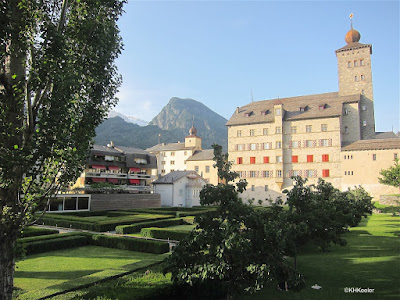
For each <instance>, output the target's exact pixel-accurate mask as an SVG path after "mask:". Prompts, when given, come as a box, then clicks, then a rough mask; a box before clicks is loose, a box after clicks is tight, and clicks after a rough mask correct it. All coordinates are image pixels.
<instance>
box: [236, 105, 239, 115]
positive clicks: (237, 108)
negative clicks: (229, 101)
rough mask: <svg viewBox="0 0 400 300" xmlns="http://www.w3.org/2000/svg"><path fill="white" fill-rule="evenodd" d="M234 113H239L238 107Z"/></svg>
mask: <svg viewBox="0 0 400 300" xmlns="http://www.w3.org/2000/svg"><path fill="white" fill-rule="evenodd" d="M236 113H237V114H238V113H239V106H238V107H236Z"/></svg>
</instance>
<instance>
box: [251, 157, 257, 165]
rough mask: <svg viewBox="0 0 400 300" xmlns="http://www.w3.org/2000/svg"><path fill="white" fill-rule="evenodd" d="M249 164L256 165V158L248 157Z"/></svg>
mask: <svg viewBox="0 0 400 300" xmlns="http://www.w3.org/2000/svg"><path fill="white" fill-rule="evenodd" d="M250 163H251V164H255V163H256V158H255V157H254V156H252V157H250Z"/></svg>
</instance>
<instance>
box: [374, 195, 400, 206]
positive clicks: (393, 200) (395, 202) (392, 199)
mask: <svg viewBox="0 0 400 300" xmlns="http://www.w3.org/2000/svg"><path fill="white" fill-rule="evenodd" d="M379 204H384V205H392V206H400V196H393V195H381V196H380V197H379Z"/></svg>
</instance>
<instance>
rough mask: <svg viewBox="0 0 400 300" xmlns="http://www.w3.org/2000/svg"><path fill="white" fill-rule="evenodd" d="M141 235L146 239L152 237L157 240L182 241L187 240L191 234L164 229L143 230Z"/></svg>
mask: <svg viewBox="0 0 400 300" xmlns="http://www.w3.org/2000/svg"><path fill="white" fill-rule="evenodd" d="M140 234H141V235H142V236H144V237H152V238H156V239H165V240H167V239H170V240H174V241H180V240H183V239H184V238H186V237H187V236H188V235H189V234H190V232H188V231H183V230H173V229H163V228H155V227H151V228H142V230H141V231H140Z"/></svg>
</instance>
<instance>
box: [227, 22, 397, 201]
mask: <svg viewBox="0 0 400 300" xmlns="http://www.w3.org/2000/svg"><path fill="white" fill-rule="evenodd" d="M360 37H361V35H360V33H359V32H358V31H357V30H354V29H353V28H351V30H350V31H349V32H347V34H346V36H345V41H346V43H347V45H346V46H344V47H342V48H340V49H338V50H336V57H337V62H338V78H339V91H338V92H333V93H324V94H315V95H307V96H299V97H291V98H281V99H271V100H264V101H257V102H251V103H249V104H247V105H245V106H243V107H237V108H236V111H235V112H234V113H233V115H232V117H231V118H230V119H229V121H228V122H227V123H226V125H227V127H228V152H229V157H230V159H231V160H233V161H234V165H233V170H234V171H236V172H238V173H239V174H240V178H245V179H246V180H247V181H248V187H247V190H246V191H245V193H244V194H243V196H244V198H245V199H246V198H248V199H251V198H254V199H255V200H259V199H261V200H265V199H272V200H274V199H276V198H277V197H278V196H283V194H282V190H283V189H287V188H290V187H292V186H293V180H292V179H291V177H292V176H296V175H299V176H302V177H306V178H308V183H309V184H312V183H317V181H318V178H323V179H324V180H326V181H329V182H331V183H332V184H333V185H334V186H335V187H336V188H339V189H342V190H346V189H347V188H351V187H354V186H358V185H361V186H363V187H364V188H365V189H366V190H367V191H368V192H369V193H370V194H371V195H372V196H374V197H375V198H379V196H380V195H384V194H394V193H398V189H396V188H394V187H389V186H385V185H382V184H380V183H379V181H378V177H379V176H380V175H379V172H380V170H381V169H386V168H388V167H390V166H392V165H393V163H394V159H395V158H397V157H398V156H399V155H400V138H399V137H398V136H397V135H395V134H394V133H392V132H388V133H378V132H375V119H374V98H373V84H372V69H371V54H372V45H370V44H362V43H360V42H359V41H360ZM376 200H379V199H376Z"/></svg>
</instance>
